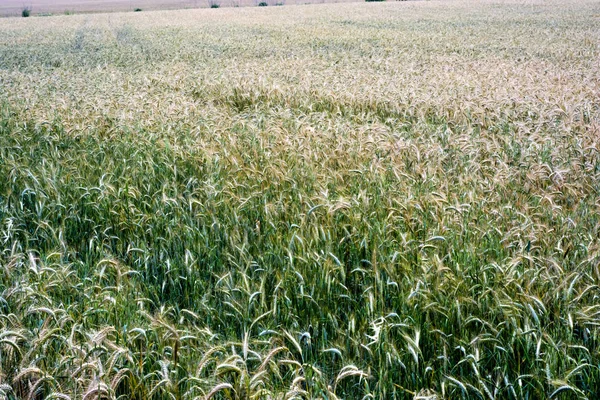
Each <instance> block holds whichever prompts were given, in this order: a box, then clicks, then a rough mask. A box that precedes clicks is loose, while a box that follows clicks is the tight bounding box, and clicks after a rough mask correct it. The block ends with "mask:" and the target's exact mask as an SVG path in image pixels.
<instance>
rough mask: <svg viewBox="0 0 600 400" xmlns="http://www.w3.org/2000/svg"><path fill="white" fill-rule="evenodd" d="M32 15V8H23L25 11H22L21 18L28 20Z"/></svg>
mask: <svg viewBox="0 0 600 400" xmlns="http://www.w3.org/2000/svg"><path fill="white" fill-rule="evenodd" d="M30 15H31V8H29V7H23V10H21V16H22V17H23V18H27V17H29V16H30Z"/></svg>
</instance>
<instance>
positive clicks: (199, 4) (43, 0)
mask: <svg viewBox="0 0 600 400" xmlns="http://www.w3.org/2000/svg"><path fill="white" fill-rule="evenodd" d="M356 1H358V0H277V1H275V0H268V1H265V3H266V4H267V5H268V6H276V5H308V4H325V3H344V2H356ZM259 2H260V1H258V0H59V1H55V0H33V1H25V2H24V1H21V0H4V1H3V2H2V4H0V17H20V16H21V13H22V11H23V9H25V8H27V9H29V10H30V12H31V16H32V17H35V16H51V15H60V14H69V15H70V14H74V13H77V14H89V13H114V12H130V11H134V10H136V9H140V10H141V11H160V10H187V9H199V8H210V7H211V5H212V4H218V5H219V7H255V6H257V5H258V3H259Z"/></svg>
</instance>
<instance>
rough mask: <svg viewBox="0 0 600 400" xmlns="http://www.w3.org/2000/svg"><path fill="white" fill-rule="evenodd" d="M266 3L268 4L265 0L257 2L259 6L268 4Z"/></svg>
mask: <svg viewBox="0 0 600 400" xmlns="http://www.w3.org/2000/svg"><path fill="white" fill-rule="evenodd" d="M268 5H269V4H268V3H267V2H266V1H261V2H260V3H258V6H259V7H266V6H268Z"/></svg>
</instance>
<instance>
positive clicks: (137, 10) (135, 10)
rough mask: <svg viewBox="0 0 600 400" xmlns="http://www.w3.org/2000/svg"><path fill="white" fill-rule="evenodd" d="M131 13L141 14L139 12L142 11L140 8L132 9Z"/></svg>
mask: <svg viewBox="0 0 600 400" xmlns="http://www.w3.org/2000/svg"><path fill="white" fill-rule="evenodd" d="M133 11H134V12H141V11H142V9H141V8H134V9H133Z"/></svg>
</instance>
